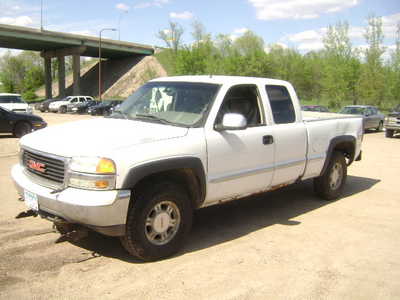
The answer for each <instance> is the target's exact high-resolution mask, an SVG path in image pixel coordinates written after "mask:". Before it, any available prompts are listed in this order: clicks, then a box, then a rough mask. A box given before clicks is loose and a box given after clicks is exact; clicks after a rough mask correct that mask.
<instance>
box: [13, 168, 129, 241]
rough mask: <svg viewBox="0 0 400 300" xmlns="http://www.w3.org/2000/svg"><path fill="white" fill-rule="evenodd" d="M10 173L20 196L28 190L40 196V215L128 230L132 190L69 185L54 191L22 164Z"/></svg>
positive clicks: (114, 232)
mask: <svg viewBox="0 0 400 300" xmlns="http://www.w3.org/2000/svg"><path fill="white" fill-rule="evenodd" d="M11 176H12V179H13V181H14V183H15V186H16V189H17V191H18V193H19V195H20V196H21V198H24V195H25V191H28V192H30V193H33V194H35V195H36V196H37V200H38V206H39V211H38V214H39V215H42V216H43V217H45V218H48V216H50V217H54V216H55V217H59V218H62V219H64V220H66V221H67V222H69V223H75V224H80V225H83V226H86V227H89V228H91V229H93V230H95V231H98V232H100V233H103V234H106V235H111V236H122V235H124V234H125V223H126V217H127V213H128V208H129V201H130V196H131V192H130V190H112V191H91V190H83V189H76V188H70V187H69V188H66V189H65V190H63V191H61V192H59V193H54V194H52V192H53V189H50V188H47V187H44V186H41V185H38V184H36V183H34V182H32V180H31V179H30V178H29V177H28V176H27V175H26V174H25V172H24V169H23V168H22V167H21V166H20V165H15V166H14V167H13V168H12V171H11Z"/></svg>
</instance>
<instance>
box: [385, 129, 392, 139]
mask: <svg viewBox="0 0 400 300" xmlns="http://www.w3.org/2000/svg"><path fill="white" fill-rule="evenodd" d="M393 134H394V131H393V130H390V129H386V132H385V136H386V137H387V138H392V137H393Z"/></svg>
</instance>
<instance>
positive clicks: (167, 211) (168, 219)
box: [145, 201, 181, 246]
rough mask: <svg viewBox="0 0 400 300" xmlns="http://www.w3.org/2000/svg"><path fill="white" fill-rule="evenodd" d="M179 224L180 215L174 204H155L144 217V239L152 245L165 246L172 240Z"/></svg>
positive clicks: (169, 202) (166, 202) (164, 202)
mask: <svg viewBox="0 0 400 300" xmlns="http://www.w3.org/2000/svg"><path fill="white" fill-rule="evenodd" d="M180 223H181V215H180V212H179V209H178V207H177V206H176V205H175V203H173V202H171V201H163V202H160V203H157V204H156V205H155V206H154V207H153V208H152V209H151V210H150V212H149V213H148V214H147V217H146V225H145V234H146V237H147V239H148V240H149V242H150V243H152V244H154V245H158V246H159V245H165V244H167V243H168V242H169V241H171V240H172V239H173V238H174V236H175V235H176V233H177V232H178V229H179V225H180Z"/></svg>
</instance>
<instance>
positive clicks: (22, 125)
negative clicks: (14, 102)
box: [13, 122, 32, 138]
mask: <svg viewBox="0 0 400 300" xmlns="http://www.w3.org/2000/svg"><path fill="white" fill-rule="evenodd" d="M31 131H32V126H31V124H29V123H27V122H19V123H17V124H16V125H15V127H14V132H13V134H14V136H15V137H17V138H20V137H22V136H24V135H25V134H28V133H30V132H31Z"/></svg>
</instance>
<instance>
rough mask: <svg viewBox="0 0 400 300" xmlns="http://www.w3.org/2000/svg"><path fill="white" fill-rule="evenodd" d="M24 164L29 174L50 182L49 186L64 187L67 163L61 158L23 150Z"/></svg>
mask: <svg viewBox="0 0 400 300" xmlns="http://www.w3.org/2000/svg"><path fill="white" fill-rule="evenodd" d="M22 164H23V166H24V167H25V169H26V171H27V172H28V173H29V174H32V175H34V176H35V177H39V178H41V179H45V180H46V181H49V184H55V185H63V184H64V175H65V161H64V160H63V159H62V158H61V157H60V158H56V157H54V156H49V155H46V154H41V153H40V154H39V153H37V152H32V151H30V150H26V149H25V150H23V154H22Z"/></svg>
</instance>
